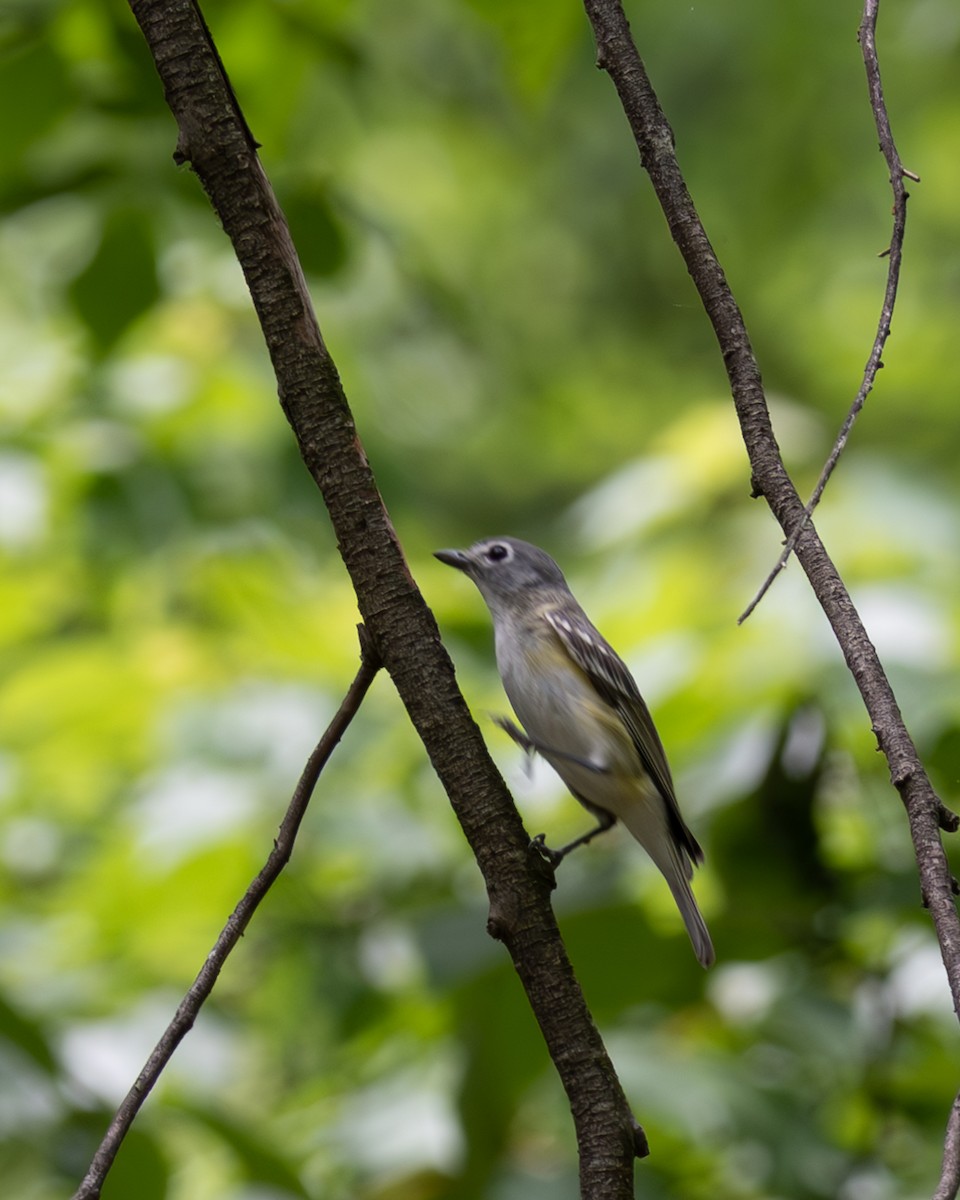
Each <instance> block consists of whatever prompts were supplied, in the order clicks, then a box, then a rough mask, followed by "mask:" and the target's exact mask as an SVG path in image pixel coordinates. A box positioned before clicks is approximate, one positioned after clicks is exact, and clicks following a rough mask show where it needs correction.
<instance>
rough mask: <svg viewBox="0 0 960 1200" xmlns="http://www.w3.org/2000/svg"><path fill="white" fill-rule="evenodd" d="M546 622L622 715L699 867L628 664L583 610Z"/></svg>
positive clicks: (552, 614) (550, 614)
mask: <svg viewBox="0 0 960 1200" xmlns="http://www.w3.org/2000/svg"><path fill="white" fill-rule="evenodd" d="M543 615H544V617H545V618H546V620H547V622H548V623H549V625H550V627H551V628H552V629H553V630H554V632H555V633H556V635H557V637H558V638H559V639H560V642H561V644H562V645H563V647H564V649H565V650H566V651H567V653H568V654H569V655H570V657H571V658H572V659H573V661H574V662H575V663H576V664H577V666H578V667H579V668H580V669H581V670H582V671H583V672H584V673H585V674H586V675H587V677H588V678H589V680H590V682H591V683H592V684H593V686H594V687H595V688H596V689H597V691H598V692H599V693H600V695H601V696H602V697H603V699H604V700H605V701H606V702H607V703H608V704H610V705H611V706H612V707H613V708H615V709H616V710H617V712H618V713H619V714H620V717H621V719H622V721H623V723H624V725H625V726H626V728H627V730H628V732H629V733H630V736H631V738H632V739H633V744H634V745H635V746H636V748H637V753H638V754H639V756H640V762H641V763H642V764H643V768H644V770H645V771H646V772H647V774H648V775H649V776H650V778H651V779H652V780H653V783H654V784H655V786H656V788H657V791H658V792H659V793H660V795H661V796H662V797H663V800H664V803H665V804H666V807H667V816H668V818H669V821H670V826H671V828H672V829H673V831H674V833H675V835H676V837H677V840H678V842H679V843H680V845H681V846H682V847H683V848H684V849H685V850H686V852H687V854H689V856H690V858H691V859H692V860H693V861H694V862H696V863H700V862H703V851H702V850H701V848H700V844H699V842H698V841H697V839H696V838H695V837H694V836H693V834H692V833H691V832H690V830H689V829H688V828H687V825H686V823H685V821H684V819H683V817H682V816H681V813H680V807H679V805H678V804H677V797H676V793H675V792H674V790H673V778H672V776H671V774H670V766H669V764H668V763H667V755H666V752H665V750H664V748H663V743H662V742H661V741H660V735H659V734H658V733H657V729H656V726H655V725H654V723H653V717H651V715H650V710H649V709H648V708H647V706H646V704H645V703H644V699H643V697H642V696H641V695H640V689H639V688H638V687H637V684H636V680H635V679H634V678H633V676H632V675H631V674H630V672H629V670H628V669H627V666H626V663H624V661H623V659H622V658H620V656H619V655H618V654H617V652H616V651H615V650H614V649H613V648H612V647H611V646H610V645H609V643H608V642H607V641H606V640H605V639H604V637H603V635H602V634H601V633H600V632H599V631H598V630H597V629H596V628H595V626H594V625H593V624H592V623H591V622H590V620H589V619H588V618H587V615H586V614H585V613H584V612H583V610H582V609H580V610H571V609H570V608H569V607H566V606H565V607H564V609H563V611H560V610H559V609H557V608H550V609H547V610H546V611H545V612H544V614H543Z"/></svg>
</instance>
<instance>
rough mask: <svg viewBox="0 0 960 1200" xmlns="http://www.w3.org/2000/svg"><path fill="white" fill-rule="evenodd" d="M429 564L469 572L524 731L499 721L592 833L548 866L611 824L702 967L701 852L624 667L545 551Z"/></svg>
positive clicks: (507, 550)
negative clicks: (549, 774)
mask: <svg viewBox="0 0 960 1200" xmlns="http://www.w3.org/2000/svg"><path fill="white" fill-rule="evenodd" d="M436 557H437V558H439V559H440V561H441V562H444V563H447V564H448V565H449V566H451V567H457V568H458V570H461V571H463V572H464V573H465V574H466V575H469V576H470V578H471V579H472V580H473V582H474V583H475V584H476V585H477V587H478V588H479V589H480V594H481V595H482V596H483V598H484V600H485V601H486V603H487V607H488V608H489V609H490V614H491V616H492V617H493V629H494V640H495V644H496V654H497V667H498V669H499V671H500V678H501V679H502V680H503V687H504V690H505V691H506V693H507V697H508V699H509V700H510V703H511V705H512V706H513V710H514V712H515V713H516V715H517V717H518V719H519V721H520V723H521V725H522V726H523V732H521V731H520V730H519V729H517V727H516V726H515V725H513V723H512V722H510V721H507V720H503V721H500V724H501V725H502V726H503V728H504V729H506V730H507V732H508V733H510V734H511V736H512V737H513V738H514V739H515V740H516V741H517V742H519V743H520V745H522V746H523V747H524V748H525V749H527V750H529V751H536V753H538V754H541V755H542V756H543V757H544V758H545V759H546V760H547V762H548V763H550V765H551V766H552V767H553V769H554V770H555V771H556V772H557V774H558V775H559V776H560V778H561V779H562V780H563V782H564V783H565V784H566V785H567V787H568V788H569V789H570V791H571V792H573V794H574V796H576V798H577V799H578V800H579V801H580V803H581V804H582V805H583V806H584V808H586V809H587V810H588V811H589V812H591V813H592V814H593V815H594V816H595V817H596V818H597V826H596V828H594V829H591V830H590V831H589V832H588V833H585V834H584V835H583V836H582V837H579V838H577V839H576V840H575V841H572V842H570V844H569V845H567V846H564V847H562V849H560V850H551V849H549V848H548V847H546V846H544V845H543V837H542V835H541V836H540V838H538V839H535V840H536V841H537V842H538V843H539V848H540V849H541V850H542V851H543V853H545V854H546V855H547V857H548V858H549V859H550V860H551V861H552V862H553V863H554V865H556V864H557V863H559V862H560V861H561V860H562V859H563V858H564V856H565V855H567V854H569V852H570V851H571V850H573V849H574V847H576V846H581V845H584V844H585V843H586V842H589V841H590V840H591V839H592V838H594V837H596V835H597V834H598V833H602V832H603V831H604V830H606V829H609V828H611V826H613V825H615V824H616V822H617V821H618V820H620V821H622V822H623V823H624V825H626V827H627V829H629V830H630V832H631V833H632V834H633V836H634V837H635V838H636V839H637V841H638V842H639V843H640V845H641V846H643V848H644V850H646V852H647V853H648V854H649V855H650V857H651V858H652V859H653V861H654V863H656V865H657V867H658V868H659V869H660V871H661V873H662V874H663V876H664V878H665V879H666V881H667V884H668V885H669V887H670V891H671V892H672V893H673V898H674V900H676V902H677V907H678V908H679V909H680V915H681V916H682V917H683V922H684V924H685V925H686V927H687V933H688V934H689V935H690V940H691V942H692V943H693V948H694V951H695V952H696V955H697V958H698V959H699V960H700V962H701V964H702V965H703V966H704V967H709V966H710V964H711V963H712V962H713V961H714V950H713V943H712V941H711V940H710V934H709V933H708V932H707V927H706V925H705V924H704V920H703V917H702V916H701V915H700V910H699V909H698V908H697V902H696V900H695V899H694V897H693V892H692V891H691V889H690V880H691V878H692V876H693V864H694V863H701V862H703V851H702V850H701V849H700V846H699V844H698V842H697V839H696V838H695V837H694V836H693V834H692V833H691V832H690V830H689V829H688V828H687V825H686V823H685V822H684V820H683V817H682V816H681V815H680V808H679V806H678V804H677V798H676V795H675V794H674V790H673V780H672V779H671V776H670V767H669V766H668V765H667V756H666V754H665V753H664V749H663V744H662V743H661V741H660V737H659V735H658V734H657V730H656V727H655V726H654V724H653V718H652V717H651V716H650V711H649V709H648V708H647V706H646V704H645V703H644V701H643V697H642V696H641V695H640V690H639V688H638V687H637V685H636V682H635V680H634V678H633V676H632V675H631V674H630V672H629V670H628V669H627V667H626V664H625V663H624V662H623V660H622V659H621V658H620V657H619V655H618V654H617V653H616V651H614V650H613V649H612V647H611V646H610V645H609V644H608V643H607V642H606V641H605V639H604V638H603V637H602V636H601V634H600V633H599V632H598V631H597V629H596V628H595V627H594V625H593V624H592V623H591V622H590V620H589V618H588V617H587V615H586V613H585V612H584V611H583V609H582V608H581V607H580V605H579V604H578V603H577V601H576V600H575V599H574V596H573V593H572V592H571V591H570V589H569V587H568V586H567V581H566V580H565V579H564V577H563V572H562V571H561V570H560V568H559V567H558V566H557V564H556V563H555V562H554V561H553V559H552V558H551V557H550V555H549V554H547V553H546V552H545V551H543V550H540V549H538V548H537V547H536V546H532V545H531V544H530V543H529V542H522V541H520V540H519V539H517V538H510V537H498V538H486V539H484V540H483V541H480V542H476V543H475V544H474V545H473V546H471V547H470V549H469V550H438V551H437V553H436Z"/></svg>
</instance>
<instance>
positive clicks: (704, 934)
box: [665, 873, 717, 967]
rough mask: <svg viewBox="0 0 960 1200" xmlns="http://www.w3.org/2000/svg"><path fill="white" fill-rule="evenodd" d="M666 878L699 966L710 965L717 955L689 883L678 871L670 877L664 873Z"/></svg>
mask: <svg viewBox="0 0 960 1200" xmlns="http://www.w3.org/2000/svg"><path fill="white" fill-rule="evenodd" d="M665 874H666V873H665ZM666 880H667V883H668V884H669V885H670V891H671V892H673V898H674V900H676V902H677V908H679V909H680V916H681V917H683V923H684V925H686V927H687V933H688V934H689V935H690V941H691V942H692V943H693V951H694V953H695V954H696V956H697V960H698V961H699V963H700V966H701V967H712V966H713V964H714V962H715V960H716V957H717V956H716V953H715V951H714V949H713V942H712V941H711V939H710V932H709V930H708V929H707V924H706V922H705V921H704V919H703V917H702V916H701V914H700V909H699V908H697V902H696V900H695V899H694V897H693V892H692V891H691V889H690V884H689V883H687V881H686V879H684V878H683V876H682V875H680V874H679V873H677V874H675V875H674V876H673V877H672V878H671V876H670V875H666Z"/></svg>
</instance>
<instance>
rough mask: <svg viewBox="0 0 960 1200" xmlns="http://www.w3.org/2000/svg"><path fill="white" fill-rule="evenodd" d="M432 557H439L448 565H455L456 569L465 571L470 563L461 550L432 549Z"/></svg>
mask: <svg viewBox="0 0 960 1200" xmlns="http://www.w3.org/2000/svg"><path fill="white" fill-rule="evenodd" d="M433 557H434V558H439V559H440V561H441V562H442V563H446V564H447V566H448V567H456V568H457V570H458V571H465V570H466V569H467V567H468V566H469V565H470V560H469V559H468V558H467V556H466V554H464V552H463V551H462V550H434V552H433Z"/></svg>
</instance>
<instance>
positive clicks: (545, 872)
mask: <svg viewBox="0 0 960 1200" xmlns="http://www.w3.org/2000/svg"><path fill="white" fill-rule="evenodd" d="M130 6H131V9H132V10H133V14H134V16H135V18H136V20H137V22H138V23H139V25H140V27H141V29H142V31H143V34H144V37H145V38H146V40H147V44H148V46H149V47H150V51H151V53H152V55H153V58H154V61H155V63H156V67H157V71H158V73H159V75H160V79H161V81H162V84H163V88H164V92H165V95H166V99H167V103H168V104H169V106H170V109H171V111H172V112H173V115H174V117H175V118H176V120H177V124H178V126H179V138H178V142H177V152H176V155H175V157H176V159H177V161H179V162H187V163H189V164H190V166H191V167H192V169H193V170H194V171H195V172H196V174H197V176H198V178H199V179H200V182H201V183H202V185H203V187H204V189H205V191H206V192H207V194H208V196H209V198H210V201H211V203H212V204H213V207H214V209H215V210H216V212H217V215H218V216H219V218H220V221H221V223H222V225H223V228H224V230H225V232H226V233H227V234H228V236H229V237H230V239H231V241H232V242H233V246H234V249H235V251H236V254H237V258H238V260H239V262H240V265H241V267H242V269H243V273H244V276H245V278H246V281H247V284H248V287H249V289H250V294H251V297H252V298H253V302H254V305H255V307H256V310H257V314H258V317H259V319H260V323H261V326H262V328H263V333H264V338H265V340H266V343H267V347H268V350H269V353H270V357H271V360H272V362H273V367H274V370H275V373H276V377H277V383H278V390H279V396H280V402H281V405H282V406H283V410H284V412H285V413H286V416H287V419H288V420H289V422H290V425H291V426H292V428H293V431H294V434H295V435H296V438H297V442H298V445H299V447H300V452H301V455H302V457H303V460H304V463H305V464H306V466H307V469H308V470H309V471H310V474H311V475H312V476H313V478H314V479H315V481H316V482H317V485H318V486H319V488H320V491H321V493H322V495H323V499H324V502H325V504H326V507H327V510H328V512H329V515H330V520H331V522H332V524H333V528H334V532H335V534H336V538H337V545H338V548H339V551H340V554H341V556H342V558H343V561H344V564H345V565H346V568H347V570H348V572H349V574H350V577H351V580H352V582H353V585H354V589H355V591H356V594H357V601H358V605H359V608H360V612H361V615H362V617H363V622H364V625H365V627H366V630H367V632H368V634H369V636H370V638H371V640H372V643H373V645H374V647H375V649H376V653H377V656H378V658H379V659H380V661H381V662H382V663H383V666H384V668H385V669H386V670H387V672H388V673H389V674H390V676H391V678H392V679H393V682H394V684H395V686H396V689H397V692H398V693H399V695H400V698H401V700H402V702H403V704H404V706H405V707H406V710H407V712H408V714H409V716H410V719H411V721H412V722H413V725H414V727H415V728H416V730H417V732H418V734H419V735H420V737H421V739H422V741H423V744H424V746H425V748H426V751H427V753H428V755H429V757H430V761H431V763H432V764H433V767H434V769H435V770H436V773H437V775H438V777H439V779H440V781H441V783H442V784H443V787H444V788H445V790H446V792H447V795H448V796H449V797H450V802H451V804H452V806H453V809H454V812H455V813H456V816H457V818H458V820H459V821H460V824H461V826H462V827H463V830H464V833H465V835H466V837H467V840H468V841H469V843H470V846H471V848H472V850H473V852H474V854H475V856H476V858H477V862H478V864H479V866H480V870H481V872H482V874H483V878H484V881H485V883H486V887H487V892H488V895H489V899H490V914H489V921H488V928H489V931H490V933H491V934H492V935H493V936H494V937H496V938H499V939H500V940H501V941H502V942H503V943H504V944H505V945H506V947H507V949H508V950H509V952H510V955H511V958H512V960H513V963H514V966H515V968H516V971H517V974H518V976H519V978H520V981H521V983H522V984H523V987H524V989H525V991H526V994H527V997H528V999H529V1002H530V1005H531V1008H532V1010H533V1012H534V1015H535V1016H536V1019H537V1022H538V1024H539V1026H540V1029H541V1031H542V1033H543V1037H544V1040H545V1042H546V1045H547V1049H548V1051H549V1053H550V1056H551V1058H552V1060H553V1062H554V1065H555V1067H556V1070H557V1072H558V1074H559V1076H560V1080H561V1082H562V1084H563V1086H564V1089H565V1090H566V1092H567V1096H568V1098H569V1101H570V1107H571V1111H572V1114H573V1118H574V1123H575V1127H576V1135H577V1143H578V1148H579V1153H580V1177H581V1189H582V1194H583V1195H584V1196H585V1197H590V1198H591V1200H627V1198H628V1197H632V1196H633V1160H634V1158H635V1157H636V1156H637V1155H640V1154H644V1153H646V1142H645V1138H644V1136H643V1132H642V1130H641V1129H640V1128H639V1126H637V1124H636V1122H635V1120H634V1118H633V1116H632V1114H631V1112H630V1108H629V1106H628V1104H627V1102H626V1099H625V1097H624V1094H623V1090H622V1088H621V1086H620V1083H619V1080H618V1079H617V1076H616V1073H615V1071H614V1069H613V1066H612V1064H611V1062H610V1059H609V1057H608V1055H607V1053H606V1050H605V1048H604V1046H603V1042H602V1041H601V1038H600V1035H599V1034H598V1032H597V1029H596V1027H595V1025H594V1023H593V1020H592V1018H591V1016H590V1013H589V1011H588V1009H587V1006H586V1003H585V1001H584V998H583V994H582V992H581V990H580V987H579V984H578V983H577V981H576V979H575V977H574V974H573V970H572V967H571V965H570V961H569V959H568V957H567V954H566V950H565V948H564V945H563V942H562V940H561V938H560V934H559V930H558V928H557V924H556V920H555V917H554V914H553V910H552V908H551V905H550V899H549V897H550V891H551V889H552V888H553V886H554V880H553V874H552V871H551V870H550V869H549V868H547V867H546V865H545V864H544V863H543V861H542V859H541V858H540V857H539V856H538V855H536V854H531V853H530V851H529V837H528V836H527V834H526V833H525V831H524V828H523V824H522V822H521V820H520V817H519V815H518V813H517V811H516V808H515V806H514V804H513V801H512V798H511V797H510V794H509V792H508V791H507V789H506V786H505V784H504V783H503V780H502V779H501V777H500V775H499V773H498V771H497V770H496V767H495V766H494V764H493V761H492V760H491V758H490V756H489V754H488V752H487V749H486V746H485V745H484V742H483V739H482V737H481V736H480V731H479V730H478V728H477V726H476V724H475V723H474V721H473V719H472V717H471V716H470V713H469V711H468V709H467V706H466V704H465V702H464V700H463V697H462V696H461V694H460V692H459V690H458V688H457V685H456V681H455V678H454V672H453V666H452V664H451V662H450V659H449V657H448V655H447V653H446V651H445V650H444V648H443V646H442V645H441V642H440V637H439V633H438V630H437V626H436V622H435V620H434V618H433V614H432V613H431V612H430V610H429V608H428V607H427V605H426V603H425V602H424V600H423V597H422V596H421V594H420V592H419V590H418V589H417V586H416V584H415V583H414V581H413V579H412V577H411V575H410V572H409V570H408V568H407V564H406V562H405V560H404V557H403V553H402V551H401V549H400V545H399V542H398V540H397V536H396V534H395V532H394V529H393V526H392V524H391V522H390V518H389V516H388V514H387V512H386V509H385V507H384V505H383V501H382V498H381V496H380V494H379V492H378V490H377V486H376V482H375V480H374V477H373V473H372V471H371V470H370V467H369V464H368V463H367V459H366V456H365V454H364V451H363V447H362V445H361V443H360V439H359V437H358V435H357V431H356V428H355V426H354V423H353V419H352V416H351V414H350V410H349V407H348V405H347V401H346V398H345V396H344V393H343V388H342V386H341V383H340V379H339V376H338V374H337V371H336V368H335V366H334V363H333V361H332V359H331V357H330V355H329V353H328V351H327V348H326V346H325V345H324V342H323V338H322V336H321V334H320V330H319V327H318V325H317V321H316V318H315V316H314V313H313V308H312V304H311V301H310V297H309V294H308V291H307V287H306V284H305V282H304V278H303V274H302V271H301V268H300V264H299V261H298V259H297V255H296V251H295V249H294V246H293V243H292V241H291V238H290V233H289V230H288V228H287V224H286V220H285V219H284V216H283V214H282V212H281V211H280V208H279V206H278V204H277V202H276V199H275V197H274V195H273V191H272V189H271V187H270V184H269V182H268V180H267V178H266V176H265V174H264V172H263V169H262V167H261V165H260V162H259V159H258V158H257V154H256V143H255V142H254V141H253V139H252V137H251V136H250V132H249V129H248V127H247V125H246V122H245V120H244V118H243V116H242V114H241V113H240V110H239V107H238V105H237V103H236V100H235V98H234V96H233V93H232V90H231V89H230V86H229V83H228V81H227V78H226V75H225V72H224V70H223V67H222V64H221V62H220V59H219V55H218V54H217V52H216V49H215V47H214V45H213V41H212V39H211V37H210V35H209V32H208V30H207V28H206V26H205V23H204V21H203V18H202V16H201V15H200V12H199V9H198V7H197V5H196V4H195V3H193V2H192V0H131V5H130Z"/></svg>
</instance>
